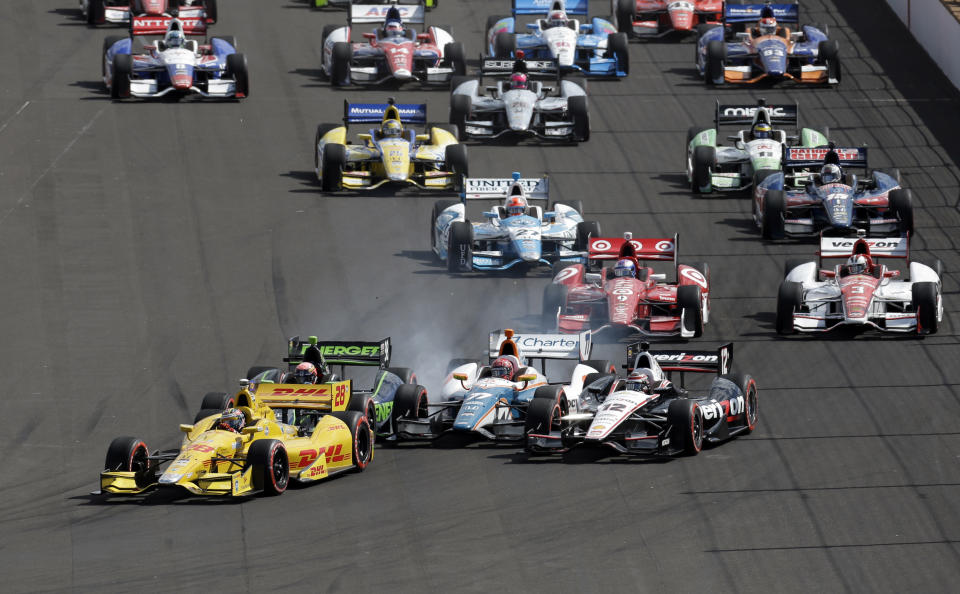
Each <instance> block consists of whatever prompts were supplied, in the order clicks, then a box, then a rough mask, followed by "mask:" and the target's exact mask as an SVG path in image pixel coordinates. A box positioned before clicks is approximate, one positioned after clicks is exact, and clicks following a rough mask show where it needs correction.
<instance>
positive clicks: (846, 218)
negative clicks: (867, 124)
mask: <svg viewBox="0 0 960 594" xmlns="http://www.w3.org/2000/svg"><path fill="white" fill-rule="evenodd" d="M784 151H785V156H784V160H783V169H784V170H783V171H780V172H776V173H772V174H770V175H768V176H767V177H766V178H764V180H763V181H761V182H760V183H759V184H757V186H756V187H755V188H754V193H753V220H754V222H755V223H756V225H757V227H758V228H759V229H760V232H761V234H762V235H763V237H764V238H765V239H782V238H783V237H785V236H789V237H792V236H803V235H808V236H809V235H816V234H818V233H820V232H821V231H822V230H824V229H837V230H841V231H842V230H845V229H846V230H849V229H864V230H866V231H867V233H868V234H869V235H874V236H875V235H899V234H901V233H912V232H913V194H912V193H911V192H910V190H909V189H904V188H902V187H901V186H900V171H899V170H898V169H888V170H874V171H872V172H870V174H869V175H868V176H864V177H858V176H857V175H854V174H853V172H852V171H851V170H852V169H861V170H863V171H864V172H866V171H868V168H867V149H866V147H859V148H852V147H851V148H838V147H836V146H834V145H833V144H830V145H829V146H827V147H818V148H798V147H791V148H786V149H784ZM841 166H842V167H843V168H845V169H847V171H843V169H841ZM818 167H819V173H817V168H818Z"/></svg>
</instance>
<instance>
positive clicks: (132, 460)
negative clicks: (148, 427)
mask: <svg viewBox="0 0 960 594" xmlns="http://www.w3.org/2000/svg"><path fill="white" fill-rule="evenodd" d="M149 455H150V450H149V449H148V448H147V444H146V443H145V442H144V441H143V440H142V439H138V438H136V437H127V436H124V437H118V438H116V439H114V440H113V441H111V442H110V446H109V447H108V448H107V456H106V458H105V459H104V461H103V469H104V470H111V471H122V472H144V471H145V470H147V467H148V466H149V464H150V461H149V460H148V459H147V456H149Z"/></svg>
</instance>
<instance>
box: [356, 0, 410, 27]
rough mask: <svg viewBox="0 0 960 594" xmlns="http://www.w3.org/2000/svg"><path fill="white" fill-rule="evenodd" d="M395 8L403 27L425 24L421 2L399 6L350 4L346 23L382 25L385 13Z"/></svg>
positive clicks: (397, 4)
mask: <svg viewBox="0 0 960 594" xmlns="http://www.w3.org/2000/svg"><path fill="white" fill-rule="evenodd" d="M394 7H396V9H397V12H399V13H400V20H401V21H403V24H404V25H407V24H409V25H422V24H424V23H425V22H426V10H427V9H426V6H425V5H424V2H423V0H420V1H419V2H415V3H407V4H400V3H399V2H397V3H395V4H351V5H350V12H348V13H347V23H349V24H350V25H354V24H365V23H378V24H379V23H383V21H384V20H385V19H386V18H387V12H388V11H389V10H390V9H391V8H394Z"/></svg>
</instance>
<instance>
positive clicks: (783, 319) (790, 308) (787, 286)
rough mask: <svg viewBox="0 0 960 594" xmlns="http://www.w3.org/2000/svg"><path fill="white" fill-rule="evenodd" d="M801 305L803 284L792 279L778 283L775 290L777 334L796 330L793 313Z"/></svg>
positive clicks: (791, 332) (786, 333) (784, 334)
mask: <svg viewBox="0 0 960 594" xmlns="http://www.w3.org/2000/svg"><path fill="white" fill-rule="evenodd" d="M802 305H803V285H802V284H801V283H795V282H793V281H784V282H782V283H780V290H779V291H778V292H777V334H781V335H783V336H786V335H788V334H793V333H794V332H796V330H795V329H794V326H793V314H794V313H796V312H797V310H799V309H800V307H801V306H802Z"/></svg>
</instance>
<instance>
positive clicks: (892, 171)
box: [877, 167, 903, 185]
mask: <svg viewBox="0 0 960 594" xmlns="http://www.w3.org/2000/svg"><path fill="white" fill-rule="evenodd" d="M877 171H879V172H880V173H885V174H887V175H889V176H890V177H892V178H893V179H895V180H897V185H900V184H902V183H903V177H902V176H901V175H900V169H899V168H897V167H891V168H889V169H878V170H877Z"/></svg>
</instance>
